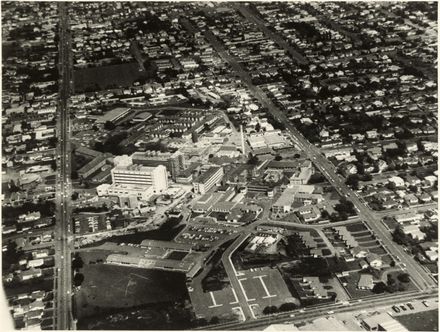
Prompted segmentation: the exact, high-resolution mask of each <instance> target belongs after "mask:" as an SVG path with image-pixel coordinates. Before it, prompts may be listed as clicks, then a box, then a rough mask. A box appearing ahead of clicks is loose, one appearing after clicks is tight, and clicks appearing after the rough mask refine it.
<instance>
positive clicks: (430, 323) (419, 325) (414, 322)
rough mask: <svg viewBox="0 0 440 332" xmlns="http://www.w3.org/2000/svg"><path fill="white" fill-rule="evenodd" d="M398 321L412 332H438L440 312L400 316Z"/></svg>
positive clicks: (431, 311) (432, 311)
mask: <svg viewBox="0 0 440 332" xmlns="http://www.w3.org/2000/svg"><path fill="white" fill-rule="evenodd" d="M396 319H397V320H398V321H399V322H400V323H402V324H403V325H404V326H405V327H406V328H407V329H408V330H410V331H438V310H430V311H422V312H418V313H414V314H409V315H404V316H398V317H396Z"/></svg>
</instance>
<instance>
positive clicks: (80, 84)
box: [74, 62, 145, 92]
mask: <svg viewBox="0 0 440 332" xmlns="http://www.w3.org/2000/svg"><path fill="white" fill-rule="evenodd" d="M144 76H145V73H144V72H140V71H139V65H138V64H137V62H131V63H124V64H120V65H111V66H101V67H93V68H85V69H79V70H76V71H75V72H74V82H75V92H84V91H85V90H87V89H88V88H93V89H95V90H96V88H97V87H99V88H98V90H103V89H106V88H108V87H110V86H112V85H116V86H117V87H119V86H121V87H127V86H131V85H132V84H133V82H135V81H136V80H139V79H140V78H144Z"/></svg>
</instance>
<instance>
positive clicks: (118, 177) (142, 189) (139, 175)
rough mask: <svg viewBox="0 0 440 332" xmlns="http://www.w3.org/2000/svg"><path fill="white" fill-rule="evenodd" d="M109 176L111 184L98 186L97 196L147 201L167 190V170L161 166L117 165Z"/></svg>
mask: <svg viewBox="0 0 440 332" xmlns="http://www.w3.org/2000/svg"><path fill="white" fill-rule="evenodd" d="M111 175H112V182H113V183H112V184H111V185H109V184H103V185H100V186H98V187H97V188H96V190H97V193H98V196H118V197H129V196H135V197H138V198H140V199H142V200H147V199H149V198H150V197H151V196H152V195H153V194H161V193H163V192H165V191H166V190H167V189H168V177H167V169H166V167H165V166H163V165H158V166H155V167H148V166H141V165H124V166H122V165H118V166H116V167H115V168H113V169H112V171H111Z"/></svg>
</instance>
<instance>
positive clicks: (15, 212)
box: [2, 201, 55, 219]
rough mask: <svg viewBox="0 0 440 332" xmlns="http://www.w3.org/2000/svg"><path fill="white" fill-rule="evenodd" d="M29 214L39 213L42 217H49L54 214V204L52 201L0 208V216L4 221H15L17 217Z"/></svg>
mask: <svg viewBox="0 0 440 332" xmlns="http://www.w3.org/2000/svg"><path fill="white" fill-rule="evenodd" d="M29 212H40V213H41V216H42V217H51V216H53V215H54V213H55V203H54V202H52V201H44V202H41V203H32V202H26V203H24V204H23V205H21V206H2V216H3V218H5V219H16V218H17V217H18V216H19V215H21V214H27V213H29Z"/></svg>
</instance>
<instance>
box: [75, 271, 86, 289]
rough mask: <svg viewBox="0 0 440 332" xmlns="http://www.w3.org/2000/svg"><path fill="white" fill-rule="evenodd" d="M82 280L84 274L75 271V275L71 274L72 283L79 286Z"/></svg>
mask: <svg viewBox="0 0 440 332" xmlns="http://www.w3.org/2000/svg"><path fill="white" fill-rule="evenodd" d="M83 281H84V275H83V274H82V273H75V275H74V276H73V284H74V285H75V286H76V287H78V286H81V284H82V282H83Z"/></svg>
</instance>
